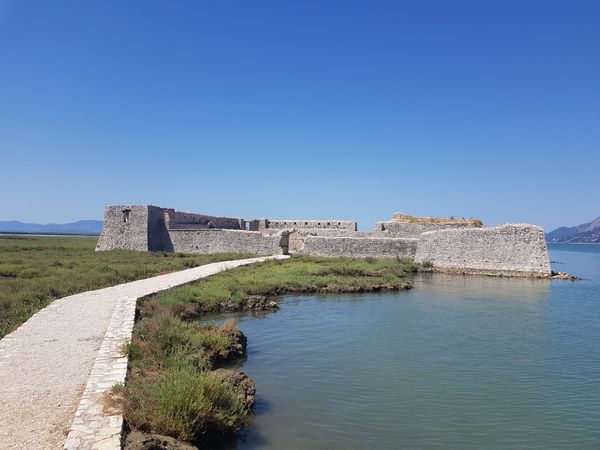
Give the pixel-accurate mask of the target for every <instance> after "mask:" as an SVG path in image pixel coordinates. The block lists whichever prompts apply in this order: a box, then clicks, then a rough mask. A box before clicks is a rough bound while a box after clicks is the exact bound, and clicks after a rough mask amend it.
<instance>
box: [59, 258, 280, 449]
mask: <svg viewBox="0 0 600 450" xmlns="http://www.w3.org/2000/svg"><path fill="white" fill-rule="evenodd" d="M288 257H289V256H284V255H276V256H269V257H260V258H251V259H241V260H234V261H223V262H218V263H212V264H206V265H204V266H200V267H195V268H192V269H187V270H183V271H180V272H175V273H173V274H166V275H160V276H158V277H154V278H149V279H146V280H139V281H134V282H131V283H126V284H125V285H121V286H131V285H135V284H140V285H143V284H144V283H145V282H148V281H152V282H154V283H153V284H155V283H156V282H158V287H155V288H154V289H152V290H150V291H147V292H146V291H144V292H142V295H140V294H135V295H126V296H123V297H122V298H121V299H120V300H119V302H118V304H117V305H116V307H115V309H114V312H113V315H112V317H111V320H110V323H109V325H108V329H107V331H106V334H105V337H104V340H103V341H102V345H101V346H100V350H99V351H98V356H97V357H96V360H95V362H94V366H93V368H92V371H91V373H90V376H89V378H88V382H87V385H86V387H85V390H84V392H83V395H82V397H81V400H80V402H79V407H78V408H77V411H76V412H75V418H74V419H73V423H72V425H71V429H70V431H69V435H68V436H67V440H66V441H65V444H64V448H65V450H75V449H91V450H116V449H120V448H121V433H122V427H123V416H122V414H121V412H120V411H105V409H106V410H108V409H109V408H108V407H107V406H105V405H106V404H107V403H106V401H107V398H106V397H105V396H106V394H107V393H108V392H109V391H110V389H111V388H112V387H113V386H114V385H115V384H118V383H124V382H125V377H126V375H127V356H124V355H123V353H122V348H123V345H125V344H127V343H128V342H129V341H130V340H131V335H132V332H133V324H134V319H135V308H136V303H137V300H138V298H141V297H143V296H145V295H149V294H151V293H154V292H158V291H161V290H164V289H169V288H171V287H174V286H178V285H181V284H185V283H189V282H191V281H194V280H198V279H200V278H204V277H206V276H209V275H213V274H215V273H218V272H221V271H224V270H228V269H232V268H235V267H239V266H243V265H247V264H252V263H256V262H261V261H266V260H268V259H285V258H288ZM142 290H143V289H142Z"/></svg>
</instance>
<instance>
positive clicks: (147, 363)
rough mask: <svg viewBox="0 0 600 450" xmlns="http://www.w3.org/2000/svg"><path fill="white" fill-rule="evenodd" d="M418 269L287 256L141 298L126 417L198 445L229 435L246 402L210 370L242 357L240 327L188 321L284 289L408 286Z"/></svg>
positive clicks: (239, 423)
mask: <svg viewBox="0 0 600 450" xmlns="http://www.w3.org/2000/svg"><path fill="white" fill-rule="evenodd" d="M416 269H417V266H416V265H415V264H414V263H412V262H407V261H395V260H353V259H325V258H309V257H293V258H291V259H289V260H285V261H269V262H265V263H261V264H256V265H252V266H248V267H242V268H238V269H234V270H230V271H228V272H225V273H220V274H217V275H214V276H212V277H210V278H208V279H205V280H201V281H199V282H195V283H192V284H189V285H185V286H180V287H177V288H174V289H170V290H168V291H163V292H160V293H157V294H155V295H152V296H149V297H146V298H144V299H142V300H141V301H140V302H139V304H138V310H139V320H138V321H137V323H136V325H135V327H134V335H133V340H132V342H131V344H129V346H128V349H127V350H128V353H129V357H130V371H129V375H128V381H127V384H126V386H125V389H124V397H125V404H124V411H125V420H126V422H127V423H128V425H129V426H130V427H131V428H132V429H133V430H141V431H146V432H153V433H158V434H165V435H169V436H172V437H175V438H177V439H180V440H184V441H189V442H194V443H196V444H203V443H204V444H205V443H206V438H207V437H208V436H215V435H218V436H222V435H231V434H235V433H236V432H237V431H239V430H240V429H241V428H242V427H243V426H244V424H245V423H246V421H247V419H248V417H250V411H249V408H248V405H247V404H245V403H244V399H243V396H242V397H240V395H239V391H236V388H235V387H234V386H232V385H231V383H228V382H227V381H226V380H224V379H223V378H221V377H220V376H219V375H218V374H217V373H215V372H212V369H215V368H218V367H219V366H220V365H222V364H223V363H225V362H227V361H230V360H231V358H232V357H233V358H235V357H239V356H240V351H239V350H240V349H239V347H240V332H239V330H237V329H236V328H235V326H234V325H233V324H231V323H227V324H225V325H224V326H221V327H219V326H215V325H206V324H200V323H198V322H194V321H193V320H191V319H194V318H198V317H201V316H203V315H204V314H207V313H210V312H217V311H224V310H225V311H232V310H243V309H253V308H255V307H256V305H258V307H259V308H260V307H265V306H266V307H269V302H268V300H271V299H272V298H273V297H274V296H278V295H282V294H286V293H301V292H306V293H308V292H317V293H341V292H373V291H394V290H401V289H408V288H410V284H409V283H407V282H406V280H405V276H406V274H408V273H411V272H414V271H416ZM261 300H262V302H261ZM242 338H243V335H242ZM244 339H245V338H244ZM244 350H245V349H244Z"/></svg>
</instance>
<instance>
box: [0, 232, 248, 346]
mask: <svg viewBox="0 0 600 450" xmlns="http://www.w3.org/2000/svg"><path fill="white" fill-rule="evenodd" d="M96 241H97V238H96V237H55V236H52V237H46V236H43V237H42V236H1V235H0V338H1V337H3V336H5V335H6V334H8V333H10V332H11V331H12V330H14V329H15V328H16V327H18V326H19V325H20V324H22V323H23V322H25V321H26V320H27V319H28V318H29V317H31V315H32V314H34V313H35V312H37V311H39V310H40V309H41V308H43V307H45V306H46V305H48V304H49V303H50V302H51V301H52V300H54V299H56V298H60V297H64V296H67V295H72V294H76V293H78V292H84V291H88V290H91V289H98V288H102V287H107V286H113V285H115V284H119V283H124V282H127V281H132V280H136V279H140V278H146V277H151V276H154V275H158V274H162V273H168V272H173V271H176V270H181V269H186V268H190V267H195V266H198V265H202V264H207V263H210V262H216V261H222V260H227V259H237V258H240V257H247V256H248V255H239V254H217V255H189V254H179V253H146V252H134V251H126V250H114V251H109V252H95V251H94V248H95V245H96Z"/></svg>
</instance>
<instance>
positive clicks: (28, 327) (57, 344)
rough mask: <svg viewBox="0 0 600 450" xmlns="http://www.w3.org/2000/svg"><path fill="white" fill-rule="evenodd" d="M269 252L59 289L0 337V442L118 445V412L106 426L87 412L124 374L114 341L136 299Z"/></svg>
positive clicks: (121, 338)
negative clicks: (91, 287) (76, 290)
mask: <svg viewBox="0 0 600 450" xmlns="http://www.w3.org/2000/svg"><path fill="white" fill-rule="evenodd" d="M269 258H286V257H285V256H274V257H268V258H252V259H243V260H236V261H225V262H220V263H213V264H207V265H204V266H200V267H195V268H193V269H187V270H182V271H180V272H175V273H171V274H166V275H160V276H157V277H153V278H148V279H145V280H138V281H133V282H130V283H125V284H121V285H118V286H114V287H110V288H105V289H99V290H96V291H89V292H83V293H81V294H76V295H72V296H70V297H64V298H61V299H59V300H55V301H54V302H53V303H52V304H50V305H49V306H48V307H46V308H44V309H43V310H41V311H39V312H38V313H37V314H35V315H34V316H33V317H31V318H30V319H29V320H28V321H27V322H26V323H24V324H23V325H22V326H21V327H20V328H18V329H17V330H15V331H14V332H12V333H10V334H9V335H7V336H6V337H4V338H3V339H2V340H0V448H2V449H10V448H18V449H59V448H62V447H63V446H64V445H65V446H66V448H119V447H118V440H119V435H118V434H117V435H116V436H115V433H114V430H115V429H119V430H120V426H121V423H122V418H121V417H120V415H119V414H117V415H113V416H111V417H109V419H110V420H109V425H110V426H109V427H108V428H103V427H104V424H103V423H102V422H101V421H98V420H94V415H98V416H99V417H103V416H106V413H104V414H103V408H102V403H101V400H102V399H101V398H100V397H101V394H102V393H103V392H104V391H106V390H108V389H110V387H112V385H113V384H114V383H115V382H119V381H121V382H122V381H123V380H124V377H125V373H126V361H127V360H126V359H124V358H123V356H122V355H121V354H120V347H121V345H122V344H123V342H126V341H127V340H129V339H130V337H131V329H132V327H133V318H134V313H135V302H136V300H137V299H138V298H140V297H143V296H145V295H148V294H151V293H153V292H157V291H160V290H164V289H168V288H170V287H173V286H177V285H180V284H184V283H189V282H191V281H194V280H197V279H200V278H203V277H206V276H209V275H212V274H215V273H217V272H221V271H223V270H227V269H230V268H234V267H238V266H241V265H246V264H251V263H254V262H259V261H264V260H265V259H269ZM90 374H91V376H90ZM82 396H83V398H82ZM76 414H77V417H75V415H76ZM74 418H75V421H74V420H73V419H74ZM69 431H70V433H69ZM98 433H100V435H102V434H103V433H104V438H105V439H103V440H101V442H99V441H98V439H97V438H98V436H97V435H98ZM67 435H68V436H69V440H68V441H67V444H65V441H66V439H67ZM115 445H117V446H115Z"/></svg>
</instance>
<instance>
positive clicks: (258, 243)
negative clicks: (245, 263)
mask: <svg viewBox="0 0 600 450" xmlns="http://www.w3.org/2000/svg"><path fill="white" fill-rule="evenodd" d="M167 234H168V237H169V240H170V248H169V249H168V250H169V251H174V252H184V253H254V254H257V255H274V254H282V253H283V254H286V253H287V245H288V236H287V235H285V236H278V235H273V236H267V235H264V234H262V233H259V232H256V231H243V230H219V229H214V230H213V229H204V230H173V229H171V230H168V231H167Z"/></svg>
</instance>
